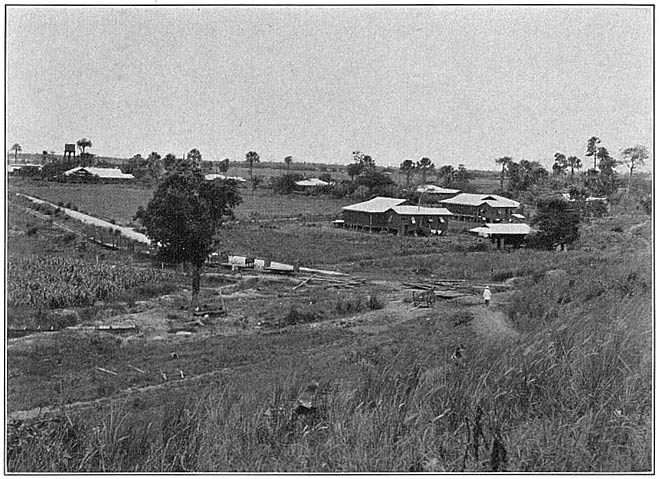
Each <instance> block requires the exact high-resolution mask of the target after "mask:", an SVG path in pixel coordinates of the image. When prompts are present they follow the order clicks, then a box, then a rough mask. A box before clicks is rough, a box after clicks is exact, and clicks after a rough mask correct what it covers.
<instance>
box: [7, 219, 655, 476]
mask: <svg viewBox="0 0 659 479" xmlns="http://www.w3.org/2000/svg"><path fill="white" fill-rule="evenodd" d="M12 218H13V219H12ZM21 218H22V217H21V216H20V211H18V210H15V211H13V215H11V216H10V221H11V222H12V225H13V226H12V229H11V231H12V234H11V235H10V239H11V241H12V243H11V245H14V246H11V245H10V248H11V249H12V251H13V253H14V257H16V258H20V257H21V256H27V255H34V254H39V251H44V250H45V248H47V247H51V248H52V247H54V246H57V245H59V243H57V242H56V240H55V239H56V238H57V237H58V236H57V235H56V234H55V233H53V232H52V231H51V230H49V226H48V224H47V223H39V224H38V225H37V226H38V231H37V232H36V233H31V235H30V236H28V235H27V231H28V230H30V231H32V230H31V229H30V228H33V227H34V225H31V226H30V225H28V224H27V223H26V222H25V221H23V220H22V219H21ZM31 221H36V220H31ZM35 224H36V223H35ZM651 227H652V223H651V218H650V217H649V216H645V215H637V214H634V215H631V214H629V215H616V216H613V217H610V218H605V219H601V220H595V221H592V222H591V223H589V224H584V225H582V227H581V238H580V240H579V241H578V242H577V243H575V244H574V245H572V247H571V249H570V251H568V252H566V253H555V252H538V251H531V250H514V251H507V252H501V251H496V250H489V249H487V245H485V246H483V245H482V244H479V243H478V240H477V239H474V238H471V237H466V236H462V235H458V234H455V235H453V236H449V237H447V238H418V239H417V238H397V237H392V236H382V235H377V234H361V233H356V232H351V231H337V230H332V229H330V228H327V227H320V226H317V225H314V224H313V223H307V224H306V225H305V224H294V225H287V226H285V227H283V226H282V227H279V228H271V227H267V228H266V227H265V226H264V227H261V226H259V224H240V225H236V226H234V227H233V228H232V229H228V230H227V231H226V235H227V236H226V238H225V244H226V245H227V247H228V248H231V249H233V250H236V249H238V248H241V247H242V248H244V249H243V250H241V251H242V252H245V253H248V252H249V253H251V254H255V255H261V254H262V255H264V256H272V257H273V259H278V260H281V261H287V260H292V259H294V258H297V259H299V260H302V262H303V263H306V264H309V265H323V266H328V265H329V266H331V268H330V269H338V270H342V271H346V272H349V273H351V278H355V279H360V280H363V281H364V282H365V283H364V286H359V287H350V288H345V289H333V288H330V287H328V285H327V284H322V283H320V284H316V285H315V286H314V283H313V281H312V282H311V283H309V284H308V285H305V286H304V287H299V284H300V282H301V281H302V280H303V278H291V279H290V282H286V279H285V278H284V279H283V280H276V279H274V278H270V279H268V278H258V277H248V276H245V277H243V278H241V279H240V280H239V281H238V282H237V283H235V284H232V285H230V286H226V287H223V291H224V292H223V293H222V294H223V295H225V298H224V300H225V301H226V303H227V307H228V310H229V312H230V313H229V316H228V317H227V318H226V319H222V318H220V319H218V320H207V319H204V323H207V324H205V325H204V326H203V327H202V326H198V327H197V326H195V330H196V331H197V333H196V334H195V335H192V336H184V337H178V336H176V335H175V333H174V332H171V333H170V334H167V333H166V329H167V328H170V329H172V331H174V330H176V329H177V328H180V327H181V325H182V324H184V323H185V322H186V321H189V320H190V319H191V318H189V317H188V316H186V313H185V312H182V310H181V309H180V307H182V306H184V305H185V304H186V303H185V301H186V298H187V296H186V294H188V293H186V290H185V288H186V287H188V285H186V284H185V283H186V281H187V280H186V279H185V278H183V277H179V278H178V279H176V285H175V287H174V291H173V292H172V293H168V294H167V295H165V296H162V297H160V298H155V299H150V300H148V301H135V300H131V301H128V302H127V303H122V302H119V303H114V302H111V301H110V300H108V301H103V302H102V304H101V303H98V304H95V305H94V306H93V308H96V309H95V311H98V312H99V315H97V316H96V317H95V319H94V320H95V321H100V320H101V319H102V318H103V315H105V314H107V315H108V316H111V317H114V318H116V319H122V320H125V319H130V320H133V321H142V320H143V321H145V323H144V325H145V329H144V335H143V337H135V338H132V339H125V338H118V337H116V336H111V335H107V334H91V333H85V332H75V331H66V332H60V333H52V334H49V335H44V336H43V337H41V338H40V337H34V338H24V339H21V340H17V341H11V342H10V343H9V344H8V348H7V349H8V352H7V354H8V379H7V380H8V395H9V396H8V407H9V411H10V413H12V414H14V413H17V412H19V411H22V412H25V413H26V415H25V417H32V416H31V415H30V414H27V413H28V412H29V411H27V410H28V409H30V408H38V407H43V408H50V409H49V412H47V413H44V412H43V411H42V412H41V414H39V411H38V410H37V411H36V412H34V414H33V415H36V417H34V418H32V419H24V420H21V419H12V420H11V421H10V422H9V424H8V432H9V434H8V439H7V444H8V452H7V460H8V469H9V470H10V471H35V472H36V471H49V472H57V471H60V472H74V471H75V472H83V471H84V472H91V471H105V472H112V471H114V472H120V471H122V472H127V471H151V472H156V471H157V472H165V471H169V472H186V471H191V472H204V471H218V472H219V471H222V472H231V471H251V472H266V471H288V472H327V473H330V472H376V471H397V472H411V471H419V472H421V471H423V472H460V471H472V472H476V471H519V472H575V471H579V472H586V471H588V472H591V471H592V472H635V471H639V472H640V471H646V472H647V471H650V470H651V468H652V454H653V451H652V433H653V425H652V373H653V355H652V346H653V342H652V340H653V322H652V295H653V271H652V256H651V249H650V247H651V241H652V229H651ZM21 238H23V239H24V241H22V240H21ZM58 248H59V249H61V251H59V250H58V251H56V252H55V253H49V254H58V255H62V256H65V255H66V254H67V251H68V254H70V255H71V256H74V255H77V254H78V252H77V251H76V250H75V249H70V250H67V249H66V244H65V243H62V244H61V246H58ZM90 255H91V256H90ZM76 257H78V256H76ZM93 257H94V256H93V254H92V253H90V252H89V251H87V252H83V253H81V254H80V256H79V258H80V260H81V261H82V260H87V261H94V260H93ZM110 260H112V261H121V259H120V258H119V257H118V256H117V255H116V254H115V253H113V255H112V256H111V257H110V258H108V261H110ZM47 264H49V263H47V262H44V267H46V266H47ZM76 264H77V263H76ZM100 267H102V268H104V269H103V271H105V269H107V268H106V267H105V266H103V265H102V264H101V266H100ZM141 267H146V265H142V266H141ZM115 269H116V270H117V271H119V270H120V269H121V268H119V267H117V268H115ZM122 271H123V270H122ZM432 278H435V279H438V278H454V279H465V280H468V281H472V282H473V283H474V284H481V283H485V282H488V283H491V284H500V283H502V282H504V281H506V284H505V285H501V286H500V287H499V288H498V289H495V290H494V291H495V294H494V296H493V300H492V304H491V305H490V306H489V307H488V308H486V307H484V306H483V305H482V304H481V301H480V299H479V297H477V296H474V295H468V296H466V297H464V298H459V299H458V300H451V301H438V303H437V304H436V305H435V306H434V308H429V309H420V308H414V307H413V306H412V305H411V303H410V302H409V299H410V298H409V296H410V292H409V290H405V289H404V288H403V286H402V283H403V282H414V281H415V282H419V281H429V280H431V279H432ZM203 285H204V286H205V287H206V289H205V290H204V291H203V295H202V301H211V300H217V298H216V296H215V295H216V294H217V288H218V287H219V286H218V284H217V283H213V282H212V281H211V279H210V278H207V279H205V280H204V283H203ZM476 293H480V290H477V291H476ZM120 299H121V298H120ZM122 301H123V300H122ZM374 303H377V304H374ZM110 309H114V310H115V312H114V313H112V312H110ZM91 313H92V311H86V312H85V314H91ZM81 314H82V311H81ZM112 315H116V316H112ZM147 320H148V323H147V322H146V321H147ZM298 320H299V321H298ZM261 322H264V323H267V324H268V326H267V327H263V326H261V325H260V324H259V323H261ZM161 323H162V324H163V325H164V326H163V327H164V328H165V331H164V332H163V331H160V330H159V331H158V332H157V333H154V332H152V331H150V330H149V329H148V328H146V326H147V325H151V326H150V327H156V326H153V325H158V324H161ZM296 323H297V324H296ZM204 331H206V333H204ZM459 345H462V354H461V357H459V358H457V359H453V358H452V357H451V356H452V353H454V351H455V350H456V347H458V346H459ZM173 353H176V354H175V355H174V354H173ZM98 368H102V369H101V370H99V369H98ZM135 368H137V369H135ZM103 369H105V371H103ZM107 371H111V372H110V373H108V372H107ZM183 372H184V377H183ZM112 373H115V374H112ZM163 374H166V376H167V379H164V376H163ZM179 374H181V376H182V377H181V378H179V377H178V376H179ZM173 377H174V378H176V380H175V381H173V380H172V378H173ZM311 380H317V381H318V382H319V391H318V395H317V398H316V401H315V408H314V409H313V411H311V412H310V413H309V414H301V413H300V414H295V413H293V410H294V409H295V405H296V399H297V398H298V396H299V395H300V393H301V391H302V390H304V388H305V387H306V385H307V384H308V383H309V381H311ZM77 402H78V403H79V404H75V403H77ZM44 411H45V410H44Z"/></svg>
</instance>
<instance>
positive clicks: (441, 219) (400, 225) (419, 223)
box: [334, 196, 451, 236]
mask: <svg viewBox="0 0 659 479" xmlns="http://www.w3.org/2000/svg"><path fill="white" fill-rule="evenodd" d="M342 214H343V219H342V220H339V221H337V222H335V223H334V224H335V225H337V226H343V227H345V228H349V229H360V230H366V231H384V232H388V233H393V234H398V235H401V236H403V235H419V236H427V235H433V234H434V235H445V234H446V232H447V230H448V220H449V218H450V217H451V212H450V211H449V210H447V209H446V208H432V207H427V206H416V205H410V204H407V200H405V199H402V198H387V197H383V196H378V197H375V198H373V199H371V200H368V201H364V202H362V203H357V204H354V205H350V206H345V207H344V208H343V213H342Z"/></svg>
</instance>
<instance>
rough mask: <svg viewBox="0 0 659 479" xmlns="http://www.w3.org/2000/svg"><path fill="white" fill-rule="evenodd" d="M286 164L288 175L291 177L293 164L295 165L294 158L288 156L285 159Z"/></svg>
mask: <svg viewBox="0 0 659 479" xmlns="http://www.w3.org/2000/svg"><path fill="white" fill-rule="evenodd" d="M284 163H286V174H287V175H289V174H290V173H291V163H293V157H292V156H287V157H286V158H284Z"/></svg>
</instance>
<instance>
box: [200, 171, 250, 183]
mask: <svg viewBox="0 0 659 479" xmlns="http://www.w3.org/2000/svg"><path fill="white" fill-rule="evenodd" d="M204 178H205V179H207V180H209V181H211V180H217V179H218V178H219V179H220V180H234V181H238V182H240V183H243V182H245V181H247V180H246V179H245V178H243V177H241V176H225V175H220V174H217V173H211V174H209V175H206V176H204Z"/></svg>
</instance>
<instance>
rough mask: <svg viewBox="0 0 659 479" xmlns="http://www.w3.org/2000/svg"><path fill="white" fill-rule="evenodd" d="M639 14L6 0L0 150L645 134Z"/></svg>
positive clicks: (557, 141)
mask: <svg viewBox="0 0 659 479" xmlns="http://www.w3.org/2000/svg"><path fill="white" fill-rule="evenodd" d="M652 13H653V12H652V8H651V7H630V6H627V7H614V6H599V7H596V6H586V7H576V6H564V7H551V6H546V7H522V6H507V7H503V6H490V7H487V6H472V7H468V6H462V7H455V6H453V7H450V6H429V7H412V6H409V7H394V6H374V7H354V6H349V7H338V6H337V7H292V6H289V7H257V6H251V7H250V6H243V7H221V6H215V7H209V6H205V7H194V8H192V7H163V6H158V7H155V6H153V7H101V6H95V7H34V6H27V7H7V10H6V59H5V60H6V77H5V86H6V92H5V95H6V119H5V120H6V121H5V125H6V131H5V135H6V136H5V141H6V143H7V149H9V148H10V147H11V145H13V144H14V143H16V142H18V143H19V144H20V145H21V146H22V148H23V151H25V152H38V153H40V152H41V151H43V150H53V151H55V152H56V153H62V152H63V148H64V143H73V142H75V141H77V140H78V139H80V138H83V137H85V138H88V139H90V140H91V141H92V143H93V147H92V148H91V149H90V150H89V151H90V152H92V153H95V154H97V155H99V156H112V157H126V158H128V157H132V156H133V155H135V154H138V153H139V154H141V155H143V156H147V155H148V154H149V153H150V152H152V151H157V152H158V153H160V154H161V155H163V156H164V155H165V154H167V153H174V154H176V155H177V156H181V155H182V154H184V153H185V152H187V151H189V150H190V149H192V148H197V149H199V150H200V151H201V153H202V155H203V158H204V159H207V160H221V159H223V158H227V157H228V158H231V159H233V160H244V158H245V153H247V152H248V151H250V150H253V151H256V152H258V153H259V155H260V157H261V160H262V161H277V162H281V161H283V158H284V157H286V156H288V155H291V156H293V161H294V162H303V161H307V162H323V163H336V164H347V163H349V162H350V161H351V160H352V152H353V151H355V150H359V151H362V152H363V153H365V154H369V155H371V156H372V157H373V159H374V160H375V162H376V164H378V165H383V166H398V165H400V163H401V162H402V161H403V160H404V159H407V158H410V159H413V160H418V159H420V158H421V157H423V156H427V157H429V158H430V159H431V160H432V161H433V162H434V163H435V164H436V165H437V166H441V165H445V164H450V165H453V166H457V165H458V164H460V163H462V164H464V165H466V166H467V168H470V169H492V170H494V169H498V166H497V165H496V164H495V163H494V159H495V158H498V157H500V156H504V155H507V156H512V157H513V159H515V160H516V161H519V160H521V159H527V160H532V161H533V160H535V161H540V162H542V163H543V164H544V165H545V166H550V165H551V163H552V158H553V156H554V154H555V153H556V152H562V153H564V154H566V155H568V156H569V155H576V156H579V157H580V158H582V160H586V159H585V158H584V154H585V150H586V143H587V140H588V138H590V137H591V136H597V137H599V138H600V139H601V141H602V143H601V144H602V145H603V146H606V147H607V148H608V150H609V151H610V152H611V153H612V154H613V156H616V155H618V154H619V152H620V150H621V149H623V148H625V147H628V146H633V145H635V144H642V145H646V146H648V147H650V149H652V146H653V145H652V140H653V128H654V125H653V112H654V108H653V70H654V64H653V50H652V47H653V38H652V34H653V31H652V28H653V18H652Z"/></svg>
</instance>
